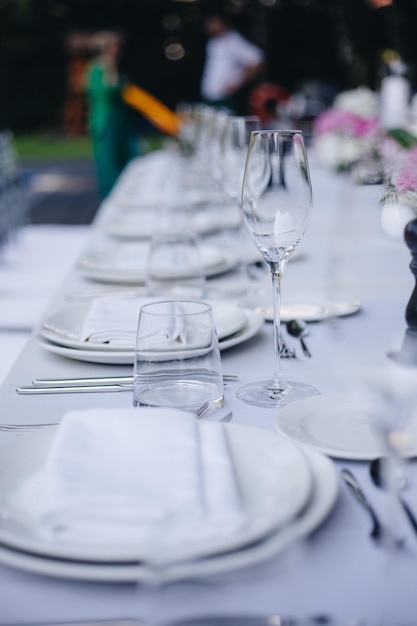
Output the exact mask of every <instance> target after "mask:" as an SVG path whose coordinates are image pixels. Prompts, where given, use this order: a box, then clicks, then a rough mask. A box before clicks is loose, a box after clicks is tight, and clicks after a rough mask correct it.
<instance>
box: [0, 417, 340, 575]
mask: <svg viewBox="0 0 417 626" xmlns="http://www.w3.org/2000/svg"><path fill="white" fill-rule="evenodd" d="M225 429H226V435H227V440H228V445H229V448H230V452H231V457H232V462H233V464H234V467H235V471H236V476H237V481H238V485H239V489H240V491H241V495H242V498H243V507H244V511H245V518H246V524H245V525H244V526H243V527H242V529H241V530H240V531H239V532H236V531H235V532H233V533H232V534H231V535H229V536H228V535H227V533H220V534H219V538H218V541H216V544H215V545H213V543H211V544H210V547H209V548H208V547H207V546H206V545H205V544H202V545H197V546H196V554H193V551H189V554H184V558H183V559H181V561H180V562H174V563H170V564H169V565H167V566H166V567H155V566H153V565H152V564H151V563H147V562H145V561H144V560H143V559H142V558H141V555H140V554H137V553H136V552H135V550H133V548H132V551H131V552H130V550H129V548H128V547H126V546H125V547H124V548H123V550H118V548H117V547H115V546H114V545H109V543H106V544H105V545H95V546H91V545H90V544H88V543H86V542H84V543H82V544H81V543H79V544H77V543H65V542H63V541H56V542H50V541H47V540H45V539H44V538H43V536H41V534H40V533H39V531H38V530H37V527H36V524H35V523H34V515H33V511H32V510H31V504H30V503H31V502H33V494H32V496H31V494H30V493H29V491H30V490H29V489H28V488H27V486H28V485H30V484H31V483H30V477H31V476H32V475H33V474H34V473H36V472H38V471H40V470H41V469H42V467H43V464H44V462H45V458H46V457H47V454H48V451H49V449H50V446H51V444H52V441H53V437H54V434H55V432H56V429H55V428H51V429H48V430H44V431H40V432H32V433H27V434H24V435H22V436H21V437H20V438H19V439H16V440H14V441H13V442H12V443H11V444H10V445H8V446H7V447H5V448H4V449H3V452H2V456H1V459H0V492H1V494H2V500H1V504H0V561H1V562H3V563H6V564H8V565H11V566H14V567H17V568H21V569H24V570H28V571H32V572H37V573H42V574H48V575H52V576H60V577H66V578H75V579H85V580H101V581H153V582H163V581H172V580H180V579H184V578H191V577H193V578H195V577H202V576H207V575H211V574H218V573H221V572H227V571H230V570H234V569H239V568H243V567H248V566H250V565H252V564H255V563H258V562H260V561H262V560H266V559H268V558H272V557H273V556H274V555H276V554H277V553H278V552H279V551H280V550H282V549H283V548H285V547H286V546H288V544H289V543H291V542H292V541H294V540H296V539H298V538H302V537H304V536H305V535H307V534H308V533H309V532H311V531H312V530H313V529H315V528H316V527H317V526H318V525H319V524H320V523H321V522H322V521H323V520H324V519H325V518H326V516H327V515H328V514H329V512H330V511H331V509H332V507H333V505H334V503H335V500H336V496H337V489H338V480H337V475H336V472H335V469H334V467H333V464H332V463H331V462H330V461H329V460H328V459H327V458H326V457H323V456H322V455H320V454H318V453H317V452H312V451H310V450H307V449H305V450H304V449H301V448H299V447H297V446H296V445H295V444H294V443H292V442H291V441H289V440H288V439H287V438H284V437H279V436H278V435H276V434H274V433H271V432H269V431H265V430H261V429H256V428H252V427H248V426H241V425H237V424H226V425H225ZM25 487H26V489H25ZM17 493H20V497H19V498H17V497H16V494H17ZM22 493H26V495H27V497H26V500H25V498H22V495H21V494H22ZM197 553H198V555H199V556H198V558H197Z"/></svg>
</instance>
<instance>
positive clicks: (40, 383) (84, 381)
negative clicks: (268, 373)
mask: <svg viewBox="0 0 417 626" xmlns="http://www.w3.org/2000/svg"><path fill="white" fill-rule="evenodd" d="M237 379H238V376H235V375H233V374H224V375H223V381H224V385H225V386H226V385H227V382H231V381H235V380H237ZM132 389H133V376H101V377H92V378H37V379H34V380H33V381H32V384H31V385H26V386H25V385H22V386H19V387H16V393H18V394H19V395H30V394H47V393H102V392H118V391H132Z"/></svg>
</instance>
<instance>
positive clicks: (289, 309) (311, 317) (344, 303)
mask: <svg viewBox="0 0 417 626" xmlns="http://www.w3.org/2000/svg"><path fill="white" fill-rule="evenodd" d="M271 298H272V294H271V292H270V290H263V289H262V290H260V291H259V292H254V293H251V294H248V295H247V296H245V297H244V298H241V299H240V300H239V304H241V305H242V306H246V307H250V308H253V309H255V310H256V311H259V312H261V313H262V314H263V316H264V318H265V320H266V321H268V322H272V321H273V312H272V304H271ZM359 310H360V302H359V300H356V299H352V300H335V301H332V302H330V303H329V302H328V303H325V302H320V301H314V300H305V301H301V300H299V301H295V300H293V301H291V300H288V301H285V300H284V301H283V302H282V304H281V321H282V322H289V321H290V320H293V319H302V320H304V321H305V322H320V321H323V320H326V319H328V318H329V317H344V316H346V315H353V313H357V312H358V311H359Z"/></svg>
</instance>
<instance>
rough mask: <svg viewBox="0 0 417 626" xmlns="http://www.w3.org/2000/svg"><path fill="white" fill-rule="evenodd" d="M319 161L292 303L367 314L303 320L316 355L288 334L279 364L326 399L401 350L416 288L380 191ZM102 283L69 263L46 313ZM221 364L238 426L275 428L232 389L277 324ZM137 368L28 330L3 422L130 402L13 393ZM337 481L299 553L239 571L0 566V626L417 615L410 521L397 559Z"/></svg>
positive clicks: (4, 438) (394, 625)
mask: <svg viewBox="0 0 417 626" xmlns="http://www.w3.org/2000/svg"><path fill="white" fill-rule="evenodd" d="M313 157H314V155H313V156H312V158H311V176H312V183H313V193H314V212H313V216H312V220H311V224H310V226H309V229H308V231H307V234H306V235H305V237H304V240H302V242H301V244H300V247H299V256H298V258H295V259H294V261H290V263H289V265H288V267H287V268H286V270H285V273H284V278H283V293H284V302H285V300H286V298H288V299H289V300H290V299H291V298H294V299H298V300H303V299H306V298H307V299H308V298H316V299H317V298H326V297H330V298H336V299H337V298H340V297H343V298H346V299H349V298H350V299H352V300H354V299H356V298H357V299H358V300H359V301H360V309H359V311H358V312H357V313H355V314H352V315H348V316H345V317H339V318H336V319H335V320H333V321H332V322H327V321H321V322H320V321H319V322H316V323H312V324H311V325H310V326H309V329H310V334H309V336H308V337H307V338H306V340H307V343H308V346H309V349H310V351H311V353H312V355H313V356H312V358H311V359H308V358H305V357H304V356H303V355H302V353H301V350H300V349H299V345H298V344H297V343H296V341H295V340H294V339H292V338H290V337H288V335H287V334H286V333H285V330H284V336H285V339H286V341H287V343H288V344H289V345H291V346H295V347H296V349H297V355H298V358H296V359H285V360H283V363H282V367H283V371H284V375H285V376H286V377H287V378H289V379H294V380H300V381H305V382H308V383H310V384H313V385H314V386H316V387H317V388H318V389H319V390H320V391H321V392H322V393H323V394H324V393H330V392H337V391H345V390H347V391H349V390H351V389H352V387H354V386H355V384H356V383H357V381H360V380H361V379H364V378H365V377H366V376H367V375H369V374H370V373H372V372H375V371H378V369H379V368H380V367H381V366H382V365H383V364H384V363H385V362H386V361H387V358H388V357H387V351H389V350H392V349H393V350H398V349H400V348H401V345H402V342H403V339H404V332H405V329H406V324H405V318H404V311H405V306H406V303H407V301H408V298H409V296H410V294H411V291H412V288H413V284H414V282H413V277H412V275H411V273H410V271H409V268H408V265H409V262H410V253H409V251H408V249H407V248H406V246H405V244H403V243H402V242H401V241H393V240H391V239H389V238H388V237H387V236H385V234H384V233H383V232H382V229H381V223H380V211H381V209H380V206H379V198H380V195H381V189H380V188H379V187H378V186H354V185H353V184H351V183H350V181H349V178H348V177H345V176H340V175H336V174H332V173H330V172H328V171H326V170H324V169H323V168H322V167H321V166H320V164H318V163H316V162H315V161H314V158H313ZM145 158H146V157H145ZM105 210H106V206H105V205H104V206H103V208H102V211H101V215H100V212H99V214H98V216H97V218H96V220H95V222H94V223H93V225H92V227H91V237H92V238H93V237H94V236H95V235H96V233H97V229H98V225H99V223H100V219H101V218H102V213H103V211H105ZM57 262H59V259H57ZM329 268H330V269H329ZM95 286H96V287H98V286H99V285H97V284H96V285H94V283H93V282H92V281H90V280H88V279H86V278H84V277H82V275H81V274H80V272H79V271H78V270H77V268H76V267H75V268H74V269H73V270H72V271H71V273H70V275H69V276H68V277H67V279H66V280H65V281H64V282H63V284H62V285H61V288H60V289H59V291H58V292H57V293H56V295H55V297H54V299H53V302H51V305H50V307H51V309H52V307H55V306H56V305H57V303H60V302H62V301H64V298H65V296H66V294H68V293H70V292H74V291H76V290H80V289H84V288H87V287H88V288H94V287H95ZM222 361H223V370H224V372H225V373H230V374H237V375H238V376H239V380H238V381H236V382H229V383H228V385H227V389H226V401H227V403H228V404H229V405H230V407H231V408H232V409H233V423H236V424H247V425H252V426H256V427H258V428H261V429H266V430H269V431H271V436H272V431H273V430H274V418H275V416H276V413H277V411H276V410H270V409H259V408H256V407H253V406H249V405H246V404H243V403H242V402H240V401H239V400H238V399H237V398H236V397H235V391H236V389H237V387H238V386H240V385H242V384H244V383H245V382H250V381H252V380H254V379H256V378H262V377H268V376H269V374H270V373H271V371H272V363H273V344H272V324H270V323H268V322H265V323H264V325H263V327H262V329H261V331H260V332H259V333H258V334H257V335H256V336H254V337H253V338H252V339H250V340H248V341H247V342H245V343H242V344H240V345H237V346H235V347H233V348H230V349H228V350H225V351H223V352H222ZM131 369H132V368H131V367H130V366H128V365H108V364H106V365H104V364H93V363H87V362H80V361H76V360H71V359H67V358H63V357H61V356H58V355H55V354H52V353H50V352H48V351H46V350H45V349H43V348H42V347H41V346H40V345H38V342H37V339H36V332H34V333H33V335H32V336H31V337H30V339H29V340H28V342H27V344H26V346H25V348H24V350H23V352H22V353H21V355H20V357H19V358H18V360H17V362H16V364H15V366H14V367H13V369H12V370H11V371H10V373H9V375H8V377H7V378H6V380H5V382H4V384H3V385H2V387H1V389H0V406H1V421H2V422H16V423H18V422H22V423H25V422H30V421H34V422H36V421H43V420H44V421H57V420H59V419H60V417H61V416H62V415H63V414H64V413H65V412H67V411H68V410H70V409H84V408H88V407H112V408H119V407H129V406H131V402H132V399H131V393H128V392H126V393H110V394H109V393H94V394H92V393H91V394H65V395H39V396H33V395H30V396H21V395H17V394H16V392H15V388H16V387H17V386H18V385H22V384H29V383H30V381H31V380H32V379H33V378H34V377H38V378H39V377H52V376H53V377H56V378H57V377H78V376H98V375H113V374H114V375H117V374H130V373H131ZM19 436H21V437H23V436H24V435H15V434H11V433H4V432H3V433H0V444H1V446H2V447H3V446H7V445H8V444H9V443H10V441H13V440H14V439H15V437H19ZM334 463H335V466H336V468H337V470H339V469H340V468H341V467H350V468H351V469H352V470H353V471H354V472H355V474H356V475H357V477H358V478H359V479H360V481H361V483H362V485H363V487H364V488H365V490H366V492H367V494H368V496H369V498H370V499H371V500H372V502H373V503H374V504H375V506H377V507H378V509H379V510H380V512H382V513H383V512H384V511H385V510H386V507H387V503H386V498H385V496H384V495H383V494H382V493H381V492H380V491H378V490H377V489H376V488H375V487H374V486H372V484H371V481H370V478H369V472H368V465H369V464H368V463H367V462H364V461H352V460H337V459H334ZM409 474H410V484H411V486H410V487H409V488H408V491H407V496H406V497H407V500H408V501H409V502H410V504H412V505H413V504H414V503H415V509H416V511H417V491H416V487H415V485H416V480H417V470H416V469H415V468H414V467H413V466H412V465H411V467H410V468H409ZM413 479H414V480H413ZM339 482H340V485H339V487H340V489H339V494H338V497H337V501H336V503H335V506H334V507H333V510H332V511H331V513H330V514H329V516H328V517H327V518H326V519H325V520H324V521H323V523H322V524H321V525H320V526H319V527H318V528H317V529H316V530H315V531H314V532H313V533H312V534H311V535H310V536H309V537H308V538H306V539H305V540H304V541H302V542H300V543H299V544H298V545H297V547H296V548H293V549H291V548H289V549H288V550H286V551H284V552H283V553H280V554H277V555H272V556H271V558H269V559H266V560H263V561H261V562H259V563H257V564H254V565H251V566H250V567H247V568H242V569H238V570H236V571H230V572H225V573H222V574H217V575H212V576H207V577H202V578H199V579H191V580H179V581H176V582H170V583H167V584H161V585H154V584H146V583H142V582H139V583H101V582H88V581H87V582H86V581H81V580H68V579H65V578H60V577H52V576H44V575H41V574H37V573H31V572H26V571H23V570H19V569H15V568H14V567H9V566H7V565H2V564H1V563H0V624H21V623H22V624H31V623H36V624H48V623H54V621H61V622H65V621H71V620H84V621H86V620H110V619H122V618H123V619H127V618H136V619H141V620H144V621H145V622H148V623H150V624H160V623H165V622H171V621H175V620H181V619H186V618H191V617H195V616H209V615H220V614H221V615H248V616H249V615H270V614H277V615H280V616H284V617H285V616H287V617H292V618H300V619H301V618H313V617H314V618H315V619H316V622H315V623H319V616H328V617H329V618H333V619H334V620H335V621H334V622H333V623H340V624H343V625H344V626H347V625H348V624H354V623H359V620H365V619H367V620H369V622H367V623H369V624H370V623H384V624H390V625H391V626H399V625H400V624H413V623H415V616H416V615H417V594H416V591H415V590H416V586H415V580H416V578H415V575H416V563H417V561H416V556H417V536H415V535H413V532H412V530H411V528H410V527H409V526H408V525H407V524H406V523H405V524H404V532H405V533H406V537H407V542H406V547H405V548H404V549H403V550H399V551H395V552H394V553H392V552H391V551H390V550H388V549H385V548H382V547H380V546H378V545H377V544H376V543H374V542H372V540H371V539H370V537H369V531H370V523H369V519H368V517H367V515H366V513H365V512H364V511H362V510H361V508H360V507H359V506H358V504H357V503H355V502H354V500H353V498H352V496H351V494H350V493H349V492H348V490H347V489H346V486H345V485H344V484H342V481H339ZM338 620H340V621H338ZM355 620H357V621H355ZM372 620H374V621H372ZM377 620H381V622H377ZM382 620H385V621H383V622H382ZM323 621H324V620H323ZM323 621H322V623H323ZM276 623H279V622H276ZM311 623H313V622H311ZM324 623H330V621H329V622H324Z"/></svg>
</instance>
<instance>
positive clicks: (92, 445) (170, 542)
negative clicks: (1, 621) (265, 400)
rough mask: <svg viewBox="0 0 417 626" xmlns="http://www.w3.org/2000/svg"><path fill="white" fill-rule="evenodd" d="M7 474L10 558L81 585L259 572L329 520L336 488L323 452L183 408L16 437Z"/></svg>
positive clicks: (66, 421) (83, 416)
mask: <svg viewBox="0 0 417 626" xmlns="http://www.w3.org/2000/svg"><path fill="white" fill-rule="evenodd" d="M138 410H139V411H140V413H139V414H137V411H138ZM138 417H140V419H138ZM145 433H146V444H145V438H144V434H145ZM81 440H82V441H83V442H84V443H83V445H82V446H81V448H80V441H81ZM129 442H130V444H129ZM141 442H142V443H141ZM174 442H176V445H175V446H174V445H173V443H174ZM119 445H123V449H124V450H125V453H124V454H125V458H124V459H123V460H122V459H120V456H119V455H120V451H119V449H118V446H119ZM166 446H169V449H170V450H171V451H172V454H171V455H170V456H169V457H167V456H166V452H165V451H166ZM132 448H133V449H132ZM77 450H78V452H77ZM139 452H140V453H139ZM201 455H202V456H201ZM23 459H25V462H23ZM92 459H94V463H92ZM109 459H110V460H112V462H111V463H110V462H109ZM167 459H169V461H168V460H167ZM201 459H203V460H201ZM123 461H124V462H123ZM135 466H136V467H135ZM0 467H1V469H2V471H1V479H0V485H1V490H2V500H1V509H0V512H1V515H0V560H1V562H3V563H6V564H11V565H13V566H15V567H18V568H20V569H25V570H28V571H32V572H37V573H43V574H49V575H53V576H58V577H64V578H76V579H81V580H82V579H84V580H102V581H105V580H107V581H119V582H121V581H132V582H133V581H134V582H137V581H144V582H150V583H161V582H168V581H174V580H181V579H187V578H191V577H192V578H198V577H205V576H210V575H214V574H218V573H223V572H228V571H233V570H235V569H240V568H242V567H249V566H251V565H254V564H256V563H258V562H260V561H262V560H266V559H269V558H272V557H274V556H275V555H277V554H278V553H279V552H280V551H282V550H283V549H284V548H286V547H287V546H288V545H289V544H290V543H291V542H292V541H295V540H296V539H298V538H300V539H301V538H302V537H303V536H305V535H307V534H308V533H310V532H311V531H312V530H313V529H315V528H316V527H317V526H318V525H320V523H322V522H323V521H324V519H325V518H326V517H327V515H328V514H329V513H330V511H331V509H332V508H333V506H334V504H335V501H336V497H337V491H338V484H337V476H336V473H335V470H334V468H333V466H332V464H331V462H330V461H328V460H327V459H326V458H325V457H323V456H322V455H319V454H318V453H316V452H310V451H303V452H302V451H300V449H299V448H298V447H297V446H295V445H294V444H292V443H290V442H289V441H288V440H286V439H284V438H280V437H278V436H277V435H274V434H273V433H272V434H271V433H269V432H266V431H262V430H259V429H257V428H253V427H248V426H241V425H238V424H220V423H212V422H204V421H199V422H196V421H195V418H193V416H192V415H189V414H185V413H184V412H182V411H176V410H173V409H165V410H164V411H163V412H162V411H161V410H160V409H155V408H152V409H125V410H117V411H115V410H110V409H108V410H107V411H106V410H101V411H98V410H91V411H90V412H88V411H87V412H86V411H75V412H71V413H68V414H66V415H65V416H64V417H63V419H62V421H61V424H60V426H59V427H50V428H48V429H45V430H42V431H39V432H31V433H25V434H23V435H21V436H20V437H19V438H18V439H17V440H15V441H14V442H12V443H11V444H10V445H9V446H8V448H7V451H6V453H5V454H4V455H2V458H1V460H0ZM64 468H67V469H66V470H64ZM110 468H112V469H110ZM6 470H7V471H6ZM109 471H110V472H111V475H109ZM282 473H285V475H287V476H290V477H291V478H290V479H289V480H286V481H282V480H281V476H282ZM141 475H143V476H144V478H143V480H142V481H140V480H139V482H138V480H137V477H138V476H141ZM81 476H82V478H81ZM77 477H78V478H77ZM133 477H135V480H133ZM81 480H82V483H80V481H81ZM173 484H175V486H176V489H175V497H174V500H173V499H172V497H171V498H170V497H169V494H170V493H172V485H173ZM100 485H101V487H100ZM145 504H146V508H145V509H144V505H145ZM207 507H208V509H207ZM122 531H123V532H122Z"/></svg>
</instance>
